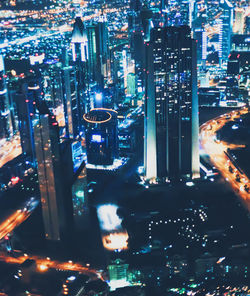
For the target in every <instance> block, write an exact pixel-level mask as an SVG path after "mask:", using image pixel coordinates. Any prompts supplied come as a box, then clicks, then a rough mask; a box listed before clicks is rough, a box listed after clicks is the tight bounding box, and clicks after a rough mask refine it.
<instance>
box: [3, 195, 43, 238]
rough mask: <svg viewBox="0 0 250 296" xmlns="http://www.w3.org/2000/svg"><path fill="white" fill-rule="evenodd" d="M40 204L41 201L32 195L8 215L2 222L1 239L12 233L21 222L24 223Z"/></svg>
mask: <svg viewBox="0 0 250 296" xmlns="http://www.w3.org/2000/svg"><path fill="white" fill-rule="evenodd" d="M38 204H39V202H38V201H37V200H35V198H34V197H32V198H30V199H29V200H28V201H27V202H25V203H24V204H23V207H22V208H20V209H18V210H16V211H15V212H14V213H13V214H11V215H10V216H9V217H7V218H6V219H5V220H4V221H3V222H2V223H1V224H0V241H1V239H3V238H4V237H6V236H7V235H8V234H10V233H11V232H12V231H13V230H14V229H15V228H16V227H18V226H19V225H20V224H21V223H23V222H24V221H25V220H26V219H27V218H29V216H30V215H31V213H32V211H33V210H34V209H35V208H36V207H37V205H38Z"/></svg>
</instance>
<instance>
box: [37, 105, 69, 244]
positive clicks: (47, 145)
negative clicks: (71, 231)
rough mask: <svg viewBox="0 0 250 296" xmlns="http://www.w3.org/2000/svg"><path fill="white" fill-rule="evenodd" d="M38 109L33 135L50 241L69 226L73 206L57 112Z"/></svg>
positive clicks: (62, 235)
mask: <svg viewBox="0 0 250 296" xmlns="http://www.w3.org/2000/svg"><path fill="white" fill-rule="evenodd" d="M39 109H40V111H39V114H37V115H36V117H37V122H36V124H35V126H34V139H35V147H36V158H37V165H38V168H37V171H38V180H39V187H40V194H41V203H42V214H43V222H44V229H45V237H46V239H48V240H51V241H60V240H61V239H62V238H63V237H64V235H65V233H66V228H67V227H68V224H67V217H68V214H67V210H68V211H70V208H68V209H67V207H66V199H65V196H64V181H63V180H64V179H63V170H62V160H61V155H60V146H59V128H58V123H57V122H56V120H55V118H54V116H51V115H50V114H49V113H47V111H46V108H41V107H40V108H39ZM43 109H45V110H43ZM44 111H45V112H44Z"/></svg>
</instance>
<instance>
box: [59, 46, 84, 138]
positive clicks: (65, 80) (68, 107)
mask: <svg viewBox="0 0 250 296" xmlns="http://www.w3.org/2000/svg"><path fill="white" fill-rule="evenodd" d="M64 55H65V56H64V57H65V60H64V65H63V67H62V70H61V87H62V88H61V89H62V97H63V106H64V115H65V125H66V134H67V136H68V137H70V138H77V136H78V135H79V132H80V130H79V125H80V122H79V120H80V119H79V110H78V108H79V106H78V101H77V81H76V71H75V69H74V67H73V66H69V63H68V55H67V51H66V49H64Z"/></svg>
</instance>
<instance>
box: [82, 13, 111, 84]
mask: <svg viewBox="0 0 250 296" xmlns="http://www.w3.org/2000/svg"><path fill="white" fill-rule="evenodd" d="M87 35H88V41H89V42H88V52H89V60H88V70H89V78H90V80H91V81H93V82H96V83H97V85H98V87H99V88H101V89H103V88H104V84H105V82H106V81H107V79H108V75H109V72H110V57H109V47H108V44H109V39H108V30H107V22H106V21H105V19H103V18H100V19H99V20H98V22H96V23H93V24H89V25H88V26H87Z"/></svg>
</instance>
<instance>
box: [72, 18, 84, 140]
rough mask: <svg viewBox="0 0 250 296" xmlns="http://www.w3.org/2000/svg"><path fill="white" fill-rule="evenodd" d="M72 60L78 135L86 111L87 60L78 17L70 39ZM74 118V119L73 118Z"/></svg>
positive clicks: (80, 22) (82, 27)
mask: <svg viewBox="0 0 250 296" xmlns="http://www.w3.org/2000/svg"><path fill="white" fill-rule="evenodd" d="M71 47H72V58H73V62H74V69H75V76H76V78H75V79H76V104H75V107H76V108H77V112H78V116H77V119H76V120H77V121H78V124H77V125H76V127H77V128H78V134H79V133H80V132H81V130H82V128H83V126H82V116H83V114H84V113H85V112H86V111H87V109H88V107H87V96H86V88H87V83H88V81H87V60H88V39H87V33H86V30H85V28H84V25H83V22H82V20H81V18H80V17H77V18H76V20H75V24H74V28H73V33H72V39H71ZM75 118H76V117H75Z"/></svg>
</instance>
